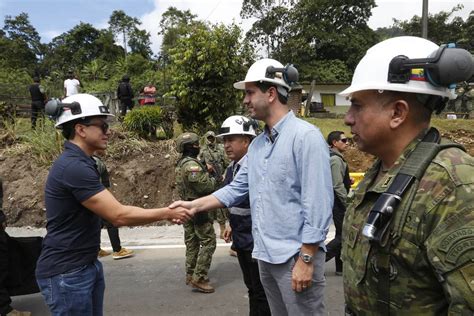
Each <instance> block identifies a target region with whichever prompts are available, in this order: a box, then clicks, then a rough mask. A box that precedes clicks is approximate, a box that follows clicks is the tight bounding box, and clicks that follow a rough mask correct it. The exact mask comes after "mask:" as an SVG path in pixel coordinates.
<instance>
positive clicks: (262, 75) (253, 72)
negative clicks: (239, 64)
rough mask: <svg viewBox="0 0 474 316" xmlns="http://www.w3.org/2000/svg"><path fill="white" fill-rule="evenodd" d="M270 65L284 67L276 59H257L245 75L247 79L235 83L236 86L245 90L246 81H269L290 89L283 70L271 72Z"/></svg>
mask: <svg viewBox="0 0 474 316" xmlns="http://www.w3.org/2000/svg"><path fill="white" fill-rule="evenodd" d="M269 67H274V68H284V66H283V65H282V63H280V62H279V61H277V60H275V59H271V58H264V59H260V60H257V61H256V62H255V63H253V65H252V66H250V68H249V70H248V71H247V75H246V76H245V80H242V81H239V82H236V83H234V88H236V89H240V90H244V89H245V83H246V82H269V83H272V84H275V85H277V86H283V87H285V88H286V89H290V86H289V84H288V83H287V82H285V80H284V78H283V73H282V72H274V73H269V72H268V71H267V70H268V69H269Z"/></svg>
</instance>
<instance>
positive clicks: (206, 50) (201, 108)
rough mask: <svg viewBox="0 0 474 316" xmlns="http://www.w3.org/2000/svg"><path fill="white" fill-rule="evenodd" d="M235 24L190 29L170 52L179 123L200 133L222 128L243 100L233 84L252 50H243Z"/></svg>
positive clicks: (239, 78) (240, 77)
mask: <svg viewBox="0 0 474 316" xmlns="http://www.w3.org/2000/svg"><path fill="white" fill-rule="evenodd" d="M240 37H241V30H240V28H239V27H238V26H236V25H235V24H232V25H230V26H224V25H209V26H206V25H200V26H199V27H196V26H195V27H193V28H191V29H188V33H187V34H186V36H183V37H180V38H179V39H178V41H177V44H176V46H175V47H174V48H172V49H170V50H169V54H170V59H171V73H172V76H173V79H174V81H173V84H172V87H171V92H170V94H172V95H175V96H176V98H177V101H176V109H177V115H178V120H179V121H180V122H181V123H182V124H183V127H184V129H193V128H196V129H197V130H199V131H204V130H206V129H209V123H210V124H211V125H213V126H217V125H220V124H221V123H222V121H223V120H224V119H225V118H226V117H227V116H229V115H230V114H232V113H234V111H235V110H236V109H237V107H238V106H239V104H240V103H241V97H240V96H239V94H238V93H237V91H236V90H235V89H234V88H233V86H232V84H233V83H234V82H236V81H238V80H241V79H242V78H243V77H244V76H245V68H244V66H243V65H244V64H245V62H246V61H248V60H249V59H250V54H249V51H248V50H247V49H246V48H247V46H245V45H244V48H242V45H241V42H240Z"/></svg>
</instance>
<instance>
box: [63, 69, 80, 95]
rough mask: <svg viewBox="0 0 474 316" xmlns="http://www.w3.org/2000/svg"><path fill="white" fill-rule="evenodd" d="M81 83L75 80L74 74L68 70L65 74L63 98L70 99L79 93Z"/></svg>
mask: <svg viewBox="0 0 474 316" xmlns="http://www.w3.org/2000/svg"><path fill="white" fill-rule="evenodd" d="M80 87H81V82H80V81H79V80H78V79H77V78H76V76H75V75H74V72H73V71H72V70H69V71H68V73H67V79H66V80H64V96H65V97H70V96H71V95H75V94H78V93H79V90H80Z"/></svg>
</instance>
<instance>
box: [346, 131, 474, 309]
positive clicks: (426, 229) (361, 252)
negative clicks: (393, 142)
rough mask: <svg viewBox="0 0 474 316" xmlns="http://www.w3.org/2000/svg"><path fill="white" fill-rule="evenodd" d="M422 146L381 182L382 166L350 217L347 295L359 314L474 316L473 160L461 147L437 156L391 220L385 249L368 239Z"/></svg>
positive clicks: (361, 190) (371, 174) (362, 187)
mask: <svg viewBox="0 0 474 316" xmlns="http://www.w3.org/2000/svg"><path fill="white" fill-rule="evenodd" d="M418 142H419V140H414V141H413V142H412V143H411V144H410V145H409V146H408V147H407V148H406V150H405V151H404V153H403V154H402V155H401V156H400V157H399V159H398V160H397V162H396V163H395V165H394V166H393V167H392V168H391V169H390V170H389V171H388V173H387V174H386V175H385V176H383V177H381V178H380V179H379V181H376V179H377V173H378V171H379V167H380V161H377V162H376V163H375V164H374V166H373V167H372V168H371V169H370V170H369V171H368V172H367V173H366V175H365V178H364V179H363V180H362V182H361V183H360V184H359V186H358V187H357V189H356V191H355V195H354V196H353V199H352V201H351V204H350V206H349V207H348V210H347V212H346V216H345V219H344V225H343V249H342V259H343V261H344V294H345V300H346V304H347V307H348V308H350V310H351V311H352V312H353V314H356V315H388V314H390V315H446V314H450V315H452V314H456V315H473V311H474V207H473V205H474V159H473V157H471V156H469V155H468V154H466V153H465V152H463V151H461V150H460V149H457V148H449V149H445V150H442V151H441V152H439V153H438V155H437V156H436V157H435V159H433V160H432V162H431V163H430V164H429V166H428V168H427V170H426V171H425V173H424V176H423V177H422V179H421V181H419V183H418V181H415V184H414V185H412V186H411V187H410V188H409V189H408V190H407V191H406V192H405V195H404V198H403V199H402V202H401V203H400V205H399V207H398V208H397V209H396V211H395V213H394V214H393V215H392V217H393V218H392V222H391V228H390V229H391V230H390V235H389V236H388V242H387V244H386V246H385V247H384V248H382V247H381V246H378V245H376V244H371V243H369V240H368V239H367V238H366V237H364V236H362V228H363V226H364V224H365V222H366V220H367V215H368V213H369V211H370V209H371V207H372V206H373V204H374V203H375V201H376V200H377V198H378V197H379V196H380V194H381V193H382V192H385V191H386V189H387V188H388V186H389V185H390V184H391V182H392V180H393V179H394V177H395V175H396V174H397V172H398V171H399V170H400V168H401V165H402V164H403V162H404V161H405V160H406V157H407V155H408V154H409V153H410V152H411V151H412V150H413V149H414V147H415V146H416V144H417V143H418ZM410 202H411V205H410ZM383 271H388V273H383ZM383 275H385V276H386V277H383ZM378 299H380V300H384V299H386V300H388V301H389V305H388V306H387V304H384V303H381V302H380V301H378Z"/></svg>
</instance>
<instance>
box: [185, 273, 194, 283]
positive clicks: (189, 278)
mask: <svg viewBox="0 0 474 316" xmlns="http://www.w3.org/2000/svg"><path fill="white" fill-rule="evenodd" d="M192 279H193V276H192V275H191V274H186V285H189V283H191V280H192Z"/></svg>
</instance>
